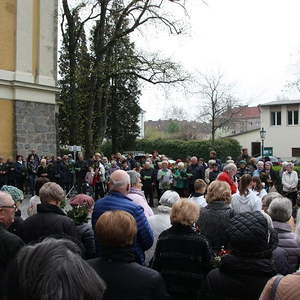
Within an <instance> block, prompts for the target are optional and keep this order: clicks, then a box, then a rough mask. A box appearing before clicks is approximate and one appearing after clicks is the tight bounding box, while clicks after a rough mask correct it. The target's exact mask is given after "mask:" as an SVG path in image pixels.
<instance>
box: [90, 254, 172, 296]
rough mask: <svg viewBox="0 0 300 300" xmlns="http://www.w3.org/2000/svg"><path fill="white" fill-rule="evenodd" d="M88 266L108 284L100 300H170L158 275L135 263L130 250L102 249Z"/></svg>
mask: <svg viewBox="0 0 300 300" xmlns="http://www.w3.org/2000/svg"><path fill="white" fill-rule="evenodd" d="M88 263H89V264H90V265H91V266H92V267H93V268H94V269H95V271H96V272H97V273H98V275H99V276H100V277H101V278H102V279H103V280H104V281H105V283H106V285H107V289H106V291H105V293H104V297H103V300H120V299H122V300H170V297H169V295H168V293H167V291H166V287H165V284H164V281H163V279H162V277H161V276H160V274H159V273H158V272H156V271H154V270H152V269H149V268H146V267H143V266H141V265H140V264H138V263H136V262H135V258H134V254H133V253H132V250H130V249H126V248H125V249H102V253H101V256H100V258H96V259H92V260H89V261H88Z"/></svg>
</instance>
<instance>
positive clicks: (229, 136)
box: [222, 128, 260, 138]
mask: <svg viewBox="0 0 300 300" xmlns="http://www.w3.org/2000/svg"><path fill="white" fill-rule="evenodd" d="M254 131H257V132H259V131H260V128H255V129H251V130H248V131H243V132H239V133H235V134H231V135H227V136H224V137H222V138H231V137H235V136H239V135H244V134H247V133H250V132H254Z"/></svg>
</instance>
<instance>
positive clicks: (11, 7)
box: [0, 0, 17, 71]
mask: <svg viewBox="0 0 300 300" xmlns="http://www.w3.org/2000/svg"><path fill="white" fill-rule="evenodd" d="M16 2H17V0H0V69H2V70H7V71H15V68H16V5H17V3H16Z"/></svg>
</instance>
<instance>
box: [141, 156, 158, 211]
mask: <svg viewBox="0 0 300 300" xmlns="http://www.w3.org/2000/svg"><path fill="white" fill-rule="evenodd" d="M141 180H142V183H143V191H144V193H145V198H146V199H147V201H148V203H149V205H150V206H151V207H153V206H154V203H153V187H154V183H155V172H154V169H153V168H151V164H150V162H148V161H146V162H145V165H144V168H143V169H142V170H141ZM148 199H149V200H148Z"/></svg>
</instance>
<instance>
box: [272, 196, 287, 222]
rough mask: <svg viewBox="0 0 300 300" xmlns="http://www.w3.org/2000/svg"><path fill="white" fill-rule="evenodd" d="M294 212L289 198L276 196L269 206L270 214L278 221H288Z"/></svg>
mask: <svg viewBox="0 0 300 300" xmlns="http://www.w3.org/2000/svg"><path fill="white" fill-rule="evenodd" d="M292 212H293V205H292V202H291V200H290V199H288V198H275V199H274V200H273V201H272V202H271V204H270V206H269V208H268V214H269V215H270V217H271V218H272V220H273V221H278V222H287V221H288V220H289V219H290V218H291V216H292Z"/></svg>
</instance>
